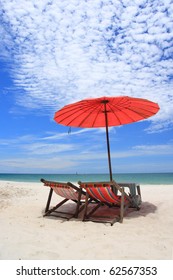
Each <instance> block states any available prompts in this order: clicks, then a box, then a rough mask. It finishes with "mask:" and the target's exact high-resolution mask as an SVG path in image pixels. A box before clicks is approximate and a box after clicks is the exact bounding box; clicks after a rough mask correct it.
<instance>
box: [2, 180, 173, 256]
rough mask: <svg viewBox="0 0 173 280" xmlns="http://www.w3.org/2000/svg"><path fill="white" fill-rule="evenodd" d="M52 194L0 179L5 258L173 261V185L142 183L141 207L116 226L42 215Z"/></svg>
mask: <svg viewBox="0 0 173 280" xmlns="http://www.w3.org/2000/svg"><path fill="white" fill-rule="evenodd" d="M48 192H49V188H47V187H45V186H43V184H42V183H22V182H20V183H17V182H6V181H0V210H1V211H0V225H1V229H0V240H1V243H0V259H1V260H10V259H11V260H19V259H22V260H29V259H30V260H34V259H35V260H39V259H40V260H43V259H50V260H55V259H58V260H66V259H69V260H70V259H71V260H75V259H81V260H91V259H95V260H99V259H112V260H113V259H121V260H134V259H139V260H141V259H142V260H149V259H151V260H168V259H169V260H170V259H173V209H172V208H173V185H158V186H155V185H150V186H149V185H142V186H141V192H142V199H143V203H142V207H141V210H140V211H133V212H130V213H128V214H127V215H126V216H125V218H124V221H123V224H120V223H115V224H114V225H113V226H110V224H103V223H94V222H82V221H80V220H74V219H73V220H70V221H66V220H63V219H59V218H54V217H53V218H50V217H43V216H42V215H43V211H44V208H45V204H46V201H47V196H48ZM55 198H56V202H57V201H58V200H60V198H59V197H58V196H57V195H55V196H54V199H55ZM56 202H55V203H56ZM54 205H55V204H54ZM67 207H69V206H67ZM70 207H73V205H72V203H70Z"/></svg>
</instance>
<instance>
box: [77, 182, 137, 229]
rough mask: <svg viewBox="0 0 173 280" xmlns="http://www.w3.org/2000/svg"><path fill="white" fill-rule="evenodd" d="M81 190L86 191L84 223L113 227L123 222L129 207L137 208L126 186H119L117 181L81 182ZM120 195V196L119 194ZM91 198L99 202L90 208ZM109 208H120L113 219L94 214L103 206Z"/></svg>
mask: <svg viewBox="0 0 173 280" xmlns="http://www.w3.org/2000/svg"><path fill="white" fill-rule="evenodd" d="M78 184H79V185H80V187H81V189H85V190H86V200H85V208H84V213H83V221H86V220H89V221H96V222H109V223H111V225H113V224H114V223H115V222H120V223H122V222H123V217H124V212H125V211H126V210H127V208H128V207H136V208H137V205H135V204H134V203H133V200H132V198H131V197H130V195H128V194H127V193H126V192H125V191H124V186H119V184H117V183H116V182H115V181H111V182H81V181H79V182H78ZM117 193H118V194H117ZM89 198H94V199H96V200H98V201H99V202H98V203H96V204H95V206H94V207H92V209H91V210H88V208H89V206H90V205H89V201H88V199H89ZM105 205H106V206H109V207H111V208H112V207H116V210H117V208H119V214H118V215H117V214H116V215H114V216H113V217H111V216H108V215H106V216H105V215H101V216H96V215H94V216H93V214H94V212H95V211H96V210H97V209H98V208H100V207H101V206H105Z"/></svg>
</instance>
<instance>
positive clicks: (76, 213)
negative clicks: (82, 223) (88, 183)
mask: <svg viewBox="0 0 173 280" xmlns="http://www.w3.org/2000/svg"><path fill="white" fill-rule="evenodd" d="M81 196H82V189H80V190H79V196H78V201H77V205H76V211H75V214H74V217H75V218H77V217H78V214H79V207H80V200H81Z"/></svg>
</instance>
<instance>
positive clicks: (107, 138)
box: [104, 100, 112, 181]
mask: <svg viewBox="0 0 173 280" xmlns="http://www.w3.org/2000/svg"><path fill="white" fill-rule="evenodd" d="M105 101H106V100H105ZM106 103H107V102H104V109H105V110H104V113H105V123H106V140H107V151H108V164H109V174H110V181H112V166H111V156H110V144H109V131H108V117H107V110H106Z"/></svg>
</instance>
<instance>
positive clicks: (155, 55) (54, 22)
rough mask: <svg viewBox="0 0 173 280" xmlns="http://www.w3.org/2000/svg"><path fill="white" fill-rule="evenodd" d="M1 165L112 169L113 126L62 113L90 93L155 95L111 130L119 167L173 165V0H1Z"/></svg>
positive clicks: (21, 169)
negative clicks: (79, 121)
mask: <svg viewBox="0 0 173 280" xmlns="http://www.w3.org/2000/svg"><path fill="white" fill-rule="evenodd" d="M0 6H1V11H0V22H1V24H0V37H1V40H0V50H1V51H0V93H1V94H0V114H1V118H0V119H1V120H0V124H1V129H0V135H1V136H0V153H1V158H0V172H1V173H3V172H7V173H8V172H17V173H76V172H78V173H91V172H92V173H108V162H107V152H106V138H105V130H104V129H80V128H79V129H76V128H72V129H71V133H68V131H69V128H68V127H64V126H61V125H58V124H57V123H55V122H54V120H53V117H54V113H55V111H57V110H58V109H60V108H61V107H62V106H64V105H66V104H68V103H72V102H75V101H79V100H81V99H84V98H88V97H99V96H120V95H128V96H132V97H139V98H140V97H141V98H146V99H149V100H152V101H154V102H156V103H158V104H159V106H160V111H159V112H158V113H157V114H156V115H155V116H153V117H151V118H150V119H148V120H146V121H142V122H138V123H133V124H129V125H124V126H121V127H113V128H111V129H110V131H109V132H110V143H111V158H112V169H113V172H114V173H120V172H121V173H123V172H125V173H126V172H173V1H172V0H154V1H152V0H151V1H147V0H134V1H131V0H129V1H128V0H120V1H118V0H111V1H109V0H108V1H101V0H93V1H89V0H88V1H87V0H70V1H69V0H63V1H56V0H52V1H51V0H50V1H48V0H37V1H34V0H23V1H17V0H8V1H7V0H0Z"/></svg>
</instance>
